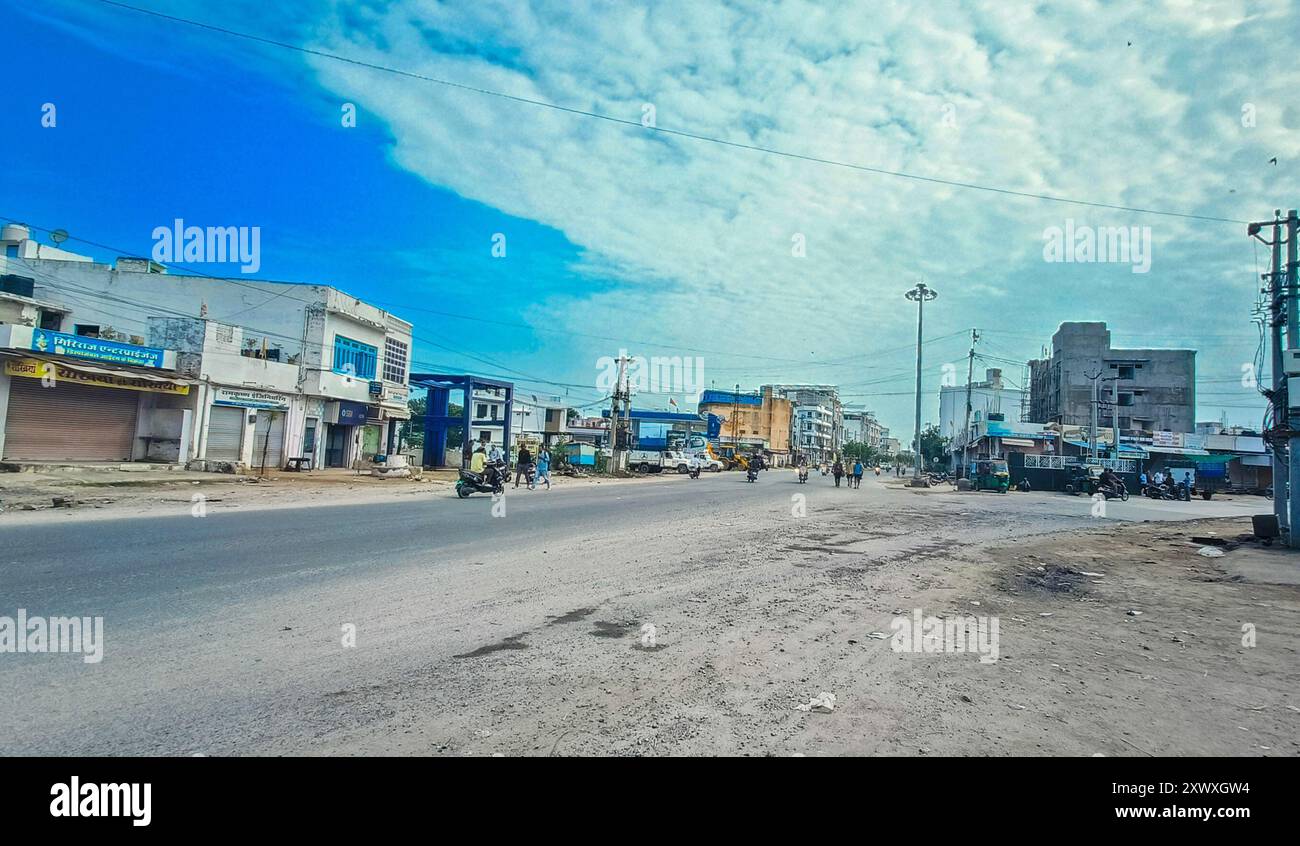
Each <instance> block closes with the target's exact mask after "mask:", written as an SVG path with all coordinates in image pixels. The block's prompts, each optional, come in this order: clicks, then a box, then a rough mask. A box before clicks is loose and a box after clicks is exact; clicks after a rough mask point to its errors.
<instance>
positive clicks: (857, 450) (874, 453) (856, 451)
mask: <svg viewBox="0 0 1300 846" xmlns="http://www.w3.org/2000/svg"><path fill="white" fill-rule="evenodd" d="M842 452H843V453H844V457H845V458H860V459H862V463H863V464H866V465H868V466H875V465H876V463H877V462H878V461H879V459H880V457H881V456H880V450H878V449H876V448H875V447H873V446H871V445H870V444H865V443H862V442H861V441H849V442H848V443H846V444H845V445H844V447H843V449H842Z"/></svg>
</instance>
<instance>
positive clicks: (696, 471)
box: [686, 461, 700, 479]
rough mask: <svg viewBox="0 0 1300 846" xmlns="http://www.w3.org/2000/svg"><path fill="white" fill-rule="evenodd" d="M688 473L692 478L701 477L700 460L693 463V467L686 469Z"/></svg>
mask: <svg viewBox="0 0 1300 846" xmlns="http://www.w3.org/2000/svg"><path fill="white" fill-rule="evenodd" d="M686 475H687V476H690V477H691V478H692V479H698V478H700V464H699V462H698V461H697V462H696V463H694V464H692V465H691V468H690V469H689V470H687V471H686Z"/></svg>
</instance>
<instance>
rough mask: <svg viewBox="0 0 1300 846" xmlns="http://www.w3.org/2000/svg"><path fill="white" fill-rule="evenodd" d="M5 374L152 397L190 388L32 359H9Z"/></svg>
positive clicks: (181, 392) (183, 392)
mask: <svg viewBox="0 0 1300 846" xmlns="http://www.w3.org/2000/svg"><path fill="white" fill-rule="evenodd" d="M5 373H7V374H8V375H10V376H26V377H28V378H30V379H43V378H47V377H48V378H52V379H53V381H54V384H56V385H57V384H58V383H59V382H67V383H69V384H77V385H98V386H99V387H101V388H120V389H122V390H126V391H148V392H149V393H154V394H182V395H183V394H188V393H189V392H190V386H189V385H179V384H177V383H175V382H159V381H155V380H153V379H143V378H140V377H138V376H130V375H127V374H125V373H91V372H88V371H85V370H73V369H72V368H70V367H63V366H61V365H59V364H57V363H55V362H53V361H41V360H40V359H35V358H20V359H17V360H15V359H8V360H6V361H5Z"/></svg>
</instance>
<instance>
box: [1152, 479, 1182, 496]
mask: <svg viewBox="0 0 1300 846" xmlns="http://www.w3.org/2000/svg"><path fill="white" fill-rule="evenodd" d="M1143 490H1144V492H1145V493H1146V495H1147V496H1149V497H1151V498H1152V499H1159V500H1175V499H1181V498H1182V497H1181V496H1179V492H1178V490H1177V489H1176V488H1175V487H1174V486H1173V485H1171V484H1169V483H1168V482H1165V483H1164V484H1161V485H1147V486H1146V488H1144V489H1143Z"/></svg>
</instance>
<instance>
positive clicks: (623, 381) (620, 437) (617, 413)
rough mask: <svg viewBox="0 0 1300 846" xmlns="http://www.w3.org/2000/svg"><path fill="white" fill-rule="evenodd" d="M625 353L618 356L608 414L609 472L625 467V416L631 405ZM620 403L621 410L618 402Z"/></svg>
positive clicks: (620, 471) (618, 471) (616, 471)
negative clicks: (616, 374) (612, 396)
mask: <svg viewBox="0 0 1300 846" xmlns="http://www.w3.org/2000/svg"><path fill="white" fill-rule="evenodd" d="M627 363H628V358H627V356H626V355H624V354H622V353H620V354H619V357H618V381H617V382H616V383H615V384H614V405H613V408H611V409H610V414H609V440H610V444H609V445H610V447H612V448H613V457H612V459H611V461H612V466H611V467H610V472H611V473H622V472H623V471H625V470H626V469H627V429H626V427H627V417H628V408H629V406H630V405H631V403H630V402H629V398H628V387H627ZM620 403H622V410H620V407H619V404H620Z"/></svg>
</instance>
